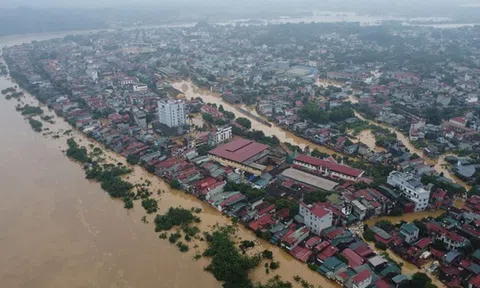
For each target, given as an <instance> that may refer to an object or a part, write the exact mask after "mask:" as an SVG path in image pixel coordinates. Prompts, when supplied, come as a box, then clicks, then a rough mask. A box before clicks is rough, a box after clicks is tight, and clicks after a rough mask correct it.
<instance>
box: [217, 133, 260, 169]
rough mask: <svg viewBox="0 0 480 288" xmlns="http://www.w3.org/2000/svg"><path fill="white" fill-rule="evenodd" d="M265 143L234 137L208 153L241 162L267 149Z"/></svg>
mask: <svg viewBox="0 0 480 288" xmlns="http://www.w3.org/2000/svg"><path fill="white" fill-rule="evenodd" d="M268 148H269V147H268V146H267V145H264V144H261V143H257V142H255V141H252V140H247V139H243V138H235V139H234V140H232V141H230V142H228V143H226V144H223V145H220V146H218V147H217V148H215V149H213V150H211V151H209V152H208V153H209V154H211V155H214V156H217V157H221V158H225V159H228V160H231V161H234V162H237V163H243V162H245V161H246V160H248V159H250V158H252V157H253V156H255V155H257V154H259V153H261V152H263V151H265V150H267V149H268Z"/></svg>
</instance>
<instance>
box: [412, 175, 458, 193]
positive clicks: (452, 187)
mask: <svg viewBox="0 0 480 288" xmlns="http://www.w3.org/2000/svg"><path fill="white" fill-rule="evenodd" d="M422 183H423V184H424V185H427V184H429V183H433V184H434V185H435V187H436V188H441V189H443V190H445V191H447V193H448V195H449V196H453V195H455V194H457V195H462V194H465V193H467V189H465V187H463V186H461V185H459V184H455V183H450V182H447V181H443V180H441V179H440V177H437V176H435V175H423V176H422Z"/></svg>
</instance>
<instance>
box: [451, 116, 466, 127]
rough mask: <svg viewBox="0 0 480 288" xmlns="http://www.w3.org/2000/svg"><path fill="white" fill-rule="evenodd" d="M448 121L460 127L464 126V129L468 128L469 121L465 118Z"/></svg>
mask: <svg viewBox="0 0 480 288" xmlns="http://www.w3.org/2000/svg"><path fill="white" fill-rule="evenodd" d="M448 121H449V122H450V123H453V124H455V125H458V126H462V127H465V126H467V119H466V118H465V117H455V118H452V119H450V120H448Z"/></svg>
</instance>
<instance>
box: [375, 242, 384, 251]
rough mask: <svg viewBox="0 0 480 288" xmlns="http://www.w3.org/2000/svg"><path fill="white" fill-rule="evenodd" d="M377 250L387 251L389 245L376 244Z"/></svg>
mask: <svg viewBox="0 0 480 288" xmlns="http://www.w3.org/2000/svg"><path fill="white" fill-rule="evenodd" d="M375 248H377V249H380V250H387V245H386V244H385V243H382V242H377V243H375Z"/></svg>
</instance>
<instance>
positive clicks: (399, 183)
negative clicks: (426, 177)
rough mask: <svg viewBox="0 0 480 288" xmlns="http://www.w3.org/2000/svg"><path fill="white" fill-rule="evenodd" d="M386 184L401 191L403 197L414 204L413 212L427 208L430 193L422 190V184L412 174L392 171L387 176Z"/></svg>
mask: <svg viewBox="0 0 480 288" xmlns="http://www.w3.org/2000/svg"><path fill="white" fill-rule="evenodd" d="M387 183H388V184H389V185H391V186H393V187H396V188H398V189H399V190H400V191H402V193H403V195H405V197H407V198H408V199H410V200H412V201H413V202H414V203H415V211H422V210H425V208H427V205H428V200H429V199H430V191H428V190H425V188H423V184H422V182H420V181H419V180H418V179H416V178H415V177H414V176H413V175H412V174H408V173H402V172H399V171H392V172H390V175H388V179H387Z"/></svg>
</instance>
